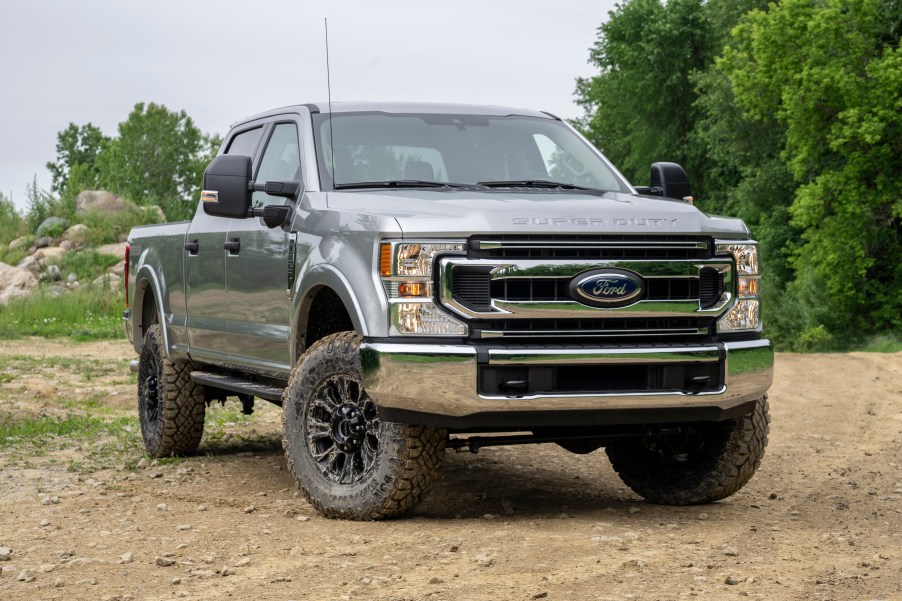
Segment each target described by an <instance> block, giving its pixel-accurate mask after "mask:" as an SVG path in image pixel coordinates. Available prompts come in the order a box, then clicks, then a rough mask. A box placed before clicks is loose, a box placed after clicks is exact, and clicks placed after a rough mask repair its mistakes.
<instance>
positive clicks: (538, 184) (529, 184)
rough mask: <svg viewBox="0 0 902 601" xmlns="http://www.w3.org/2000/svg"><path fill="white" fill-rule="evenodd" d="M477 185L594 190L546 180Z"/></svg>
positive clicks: (494, 182) (482, 183)
mask: <svg viewBox="0 0 902 601" xmlns="http://www.w3.org/2000/svg"><path fill="white" fill-rule="evenodd" d="M478 185H480V186H485V187H486V188H559V189H561V190H592V191H596V190H595V188H587V187H585V186H577V185H576V184H567V183H564V182H553V181H551V180H547V179H521V180H509V181H493V182H478Z"/></svg>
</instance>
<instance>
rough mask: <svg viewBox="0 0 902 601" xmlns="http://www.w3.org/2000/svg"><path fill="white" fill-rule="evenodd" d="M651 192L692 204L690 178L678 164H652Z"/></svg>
mask: <svg viewBox="0 0 902 601" xmlns="http://www.w3.org/2000/svg"><path fill="white" fill-rule="evenodd" d="M655 188H657V190H655ZM651 192H652V193H653V194H654V193H655V192H657V193H658V194H660V195H661V196H664V197H666V198H676V199H677V200H683V201H685V202H688V203H692V190H691V189H690V186H689V176H688V175H686V172H685V171H684V170H683V168H682V167H680V166H679V165H677V164H676V163H652V164H651Z"/></svg>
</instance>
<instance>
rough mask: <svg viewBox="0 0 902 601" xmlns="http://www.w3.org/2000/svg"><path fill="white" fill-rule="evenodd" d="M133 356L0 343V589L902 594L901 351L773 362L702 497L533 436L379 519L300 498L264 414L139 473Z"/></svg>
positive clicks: (204, 594) (143, 594) (463, 457)
mask: <svg viewBox="0 0 902 601" xmlns="http://www.w3.org/2000/svg"><path fill="white" fill-rule="evenodd" d="M131 355H132V353H131V351H130V349H129V348H128V347H127V346H126V344H125V343H119V342H103V343H86V344H76V343H68V342H66V343H62V342H48V341H44V340H22V341H3V342H2V343H0V568H2V576H0V599H3V600H18V599H60V600H66V601H68V600H74V599H90V600H98V599H109V600H111V599H123V600H124V599H136V600H137V599H140V600H144V599H147V600H156V599H174V598H183V597H187V598H191V599H227V598H233V599H256V600H268V599H282V600H287V599H298V600H300V599H311V600H313V599H316V600H319V599H362V600H365V599H396V600H417V601H419V600H432V599H435V600H438V599H466V600H468V601H481V600H486V601H488V600H493V601H494V600H503V601H507V600H520V599H523V600H530V599H549V600H564V599H572V600H578V599H611V600H615V599H616V600H622V599H642V600H646V599H652V600H657V599H683V598H693V597H699V598H709V599H718V600H719V599H739V598H748V597H750V598H758V599H768V600H771V599H777V600H782V599H800V600H801V599H806V600H807V599H825V600H828V599H829V600H837V601H847V600H853V599H862V600H871V599H885V600H888V599H902V354H895V355H888V354H864V353H853V354H848V355H780V356H779V357H778V364H777V380H776V384H775V386H774V389H773V391H772V394H771V410H772V417H773V423H772V429H771V440H770V444H769V446H768V450H767V454H766V456H765V458H764V462H763V464H762V466H761V469H760V470H759V472H758V474H757V475H756V476H755V477H754V478H753V479H752V481H751V483H750V484H749V485H748V486H747V487H746V488H745V489H744V490H742V491H740V492H739V493H738V494H737V495H735V496H733V497H732V498H730V499H728V500H726V501H723V502H720V503H717V504H713V505H708V506H701V507H687V508H678V507H660V506H654V505H649V504H646V503H643V502H642V500H641V499H640V498H638V497H637V496H636V495H634V494H633V493H631V492H630V491H629V490H627V489H626V488H625V487H624V486H623V485H622V484H621V483H620V481H619V480H618V479H617V477H616V475H615V474H614V473H613V471H612V470H611V468H610V466H609V464H608V463H607V460H606V458H605V455H604V452H603V451H598V452H595V453H592V454H590V455H586V456H577V455H571V454H569V453H567V452H566V451H564V450H562V449H560V448H558V447H556V446H552V445H542V446H537V447H519V448H516V447H514V448H494V449H486V450H483V451H481V452H480V453H479V454H478V455H470V454H454V453H453V452H450V451H449V452H448V455H447V460H446V464H445V469H444V478H443V479H442V480H441V481H439V482H438V484H437V486H436V487H435V488H434V489H433V492H432V494H431V495H430V497H429V498H428V500H427V501H426V502H425V503H424V504H423V505H422V506H421V507H420V508H419V509H418V510H417V511H416V512H415V513H414V514H413V515H412V516H410V517H408V518H405V519H401V520H395V521H389V522H381V523H353V522H340V521H332V520H327V519H324V518H321V517H319V516H318V515H317V514H316V513H315V512H314V511H313V510H312V509H311V507H310V506H309V505H308V504H307V503H306V502H305V501H304V500H303V498H301V497H299V495H298V493H297V492H296V489H295V487H294V483H293V481H292V479H291V477H290V475H289V474H288V473H287V472H286V470H285V462H284V459H283V456H282V451H281V446H280V442H279V441H280V438H279V432H278V417H279V414H278V409H277V408H276V407H272V406H269V405H266V406H259V405H258V411H257V413H256V414H255V415H254V416H253V417H251V418H246V417H244V416H241V415H240V414H238V413H237V412H236V411H235V407H234V405H237V404H236V403H234V404H233V406H231V407H229V406H227V407H226V408H225V409H222V408H219V407H215V408H213V409H211V410H210V411H209V413H208V427H207V433H206V434H205V439H204V442H203V443H202V452H203V453H204V454H203V455H200V456H197V457H193V458H189V459H185V460H177V461H170V462H163V463H160V464H156V465H154V464H149V463H147V461H146V460H144V461H140V460H141V459H142V455H141V450H140V449H141V447H140V444H139V438H140V433H139V431H138V430H137V422H136V420H135V419H134V410H133V408H132V405H133V403H134V392H133V390H134V389H133V386H134V384H133V379H132V376H130V375H128V374H127V369H126V366H127V362H128V359H130V358H131ZM3 428H5V430H4V429H3ZM4 432H5V436H6V439H5V440H3V439H2V436H3V433H4ZM2 547H7V548H9V549H10V552H9V555H8V559H7V560H5V561H4V560H3V559H4V557H5V555H4V552H5V550H4V549H2ZM23 571H24V572H25V573H23ZM20 576H21V577H23V578H24V580H20V579H19V578H20Z"/></svg>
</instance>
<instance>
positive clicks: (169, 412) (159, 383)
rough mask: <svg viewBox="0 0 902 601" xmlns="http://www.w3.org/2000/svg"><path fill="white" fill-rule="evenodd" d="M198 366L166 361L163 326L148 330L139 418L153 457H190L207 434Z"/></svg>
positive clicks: (142, 358)
mask: <svg viewBox="0 0 902 601" xmlns="http://www.w3.org/2000/svg"><path fill="white" fill-rule="evenodd" d="M193 369H194V364H193V363H192V362H190V361H171V360H170V359H168V358H166V353H165V352H164V345H163V329H162V327H161V326H160V324H156V325H153V326H151V327H150V328H148V330H147V334H146V335H145V336H144V346H143V347H142V348H141V355H140V359H139V363H138V417H139V419H140V421H141V436H142V437H143V438H144V448H145V449H146V450H147V454H148V455H150V456H151V457H169V456H171V455H190V454H192V453H194V452H195V451H197V447H198V445H200V439H201V437H202V436H203V434H204V415H205V412H206V403H205V402H204V388H203V386H201V385H200V384H197V383H195V382H194V381H193V380H191V371H192V370H193Z"/></svg>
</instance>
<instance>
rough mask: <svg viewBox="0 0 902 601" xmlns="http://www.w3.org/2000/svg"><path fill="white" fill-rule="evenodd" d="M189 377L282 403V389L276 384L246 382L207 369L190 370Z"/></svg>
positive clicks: (200, 381)
mask: <svg viewBox="0 0 902 601" xmlns="http://www.w3.org/2000/svg"><path fill="white" fill-rule="evenodd" d="M191 379H192V380H194V381H195V382H197V383H198V384H204V385H205V386H212V387H213V388H221V389H223V390H228V391H229V392H234V393H236V394H249V395H251V396H255V397H260V398H261V399H264V400H267V401H270V402H271V403H275V404H277V405H281V404H282V391H283V390H284V389H283V388H279V387H278V386H268V385H266V384H258V383H257V382H248V381H247V380H242V379H241V378H235V377H232V376H223V375H220V374H215V373H211V372H207V371H192V372H191Z"/></svg>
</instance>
